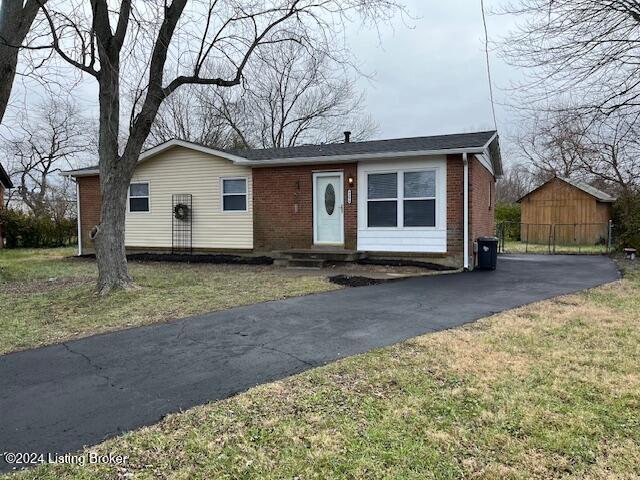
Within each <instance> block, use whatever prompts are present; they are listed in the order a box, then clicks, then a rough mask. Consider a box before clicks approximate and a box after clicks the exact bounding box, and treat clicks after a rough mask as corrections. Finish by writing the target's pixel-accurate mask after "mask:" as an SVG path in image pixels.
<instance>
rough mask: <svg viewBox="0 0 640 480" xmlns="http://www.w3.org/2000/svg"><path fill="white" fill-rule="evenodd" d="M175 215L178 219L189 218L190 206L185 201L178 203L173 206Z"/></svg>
mask: <svg viewBox="0 0 640 480" xmlns="http://www.w3.org/2000/svg"><path fill="white" fill-rule="evenodd" d="M173 216H174V217H176V218H177V219H178V220H187V219H188V218H189V206H188V205H185V204H184V203H178V204H177V205H176V206H175V207H173Z"/></svg>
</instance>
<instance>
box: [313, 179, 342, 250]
mask: <svg viewBox="0 0 640 480" xmlns="http://www.w3.org/2000/svg"><path fill="white" fill-rule="evenodd" d="M343 193H344V191H343V188H342V172H319V173H314V174H313V242H314V243H316V244H318V245H342V244H343V243H344V231H343V225H344V220H343V217H344V198H343Z"/></svg>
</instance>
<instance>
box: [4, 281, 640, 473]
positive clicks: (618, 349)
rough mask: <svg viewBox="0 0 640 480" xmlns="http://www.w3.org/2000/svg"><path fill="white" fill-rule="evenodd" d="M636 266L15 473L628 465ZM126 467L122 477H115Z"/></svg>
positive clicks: (639, 376) (638, 436)
mask: <svg viewBox="0 0 640 480" xmlns="http://www.w3.org/2000/svg"><path fill="white" fill-rule="evenodd" d="M638 345H640V273H639V272H638V270H637V269H631V270H629V271H628V274H627V277H626V278H625V279H624V280H622V281H619V282H616V283H614V284H611V285H608V286H604V287H601V288H598V289H594V290H591V291H588V292H584V293H580V294H575V295H569V296H564V297H560V298H557V299H552V300H549V301H544V302H539V303H536V304H532V305H529V306H525V307H522V308H518V309H515V310H512V311H509V312H505V313H502V314H499V315H496V316H493V317H490V318H488V319H484V320H482V321H480V322H477V323H474V324H472V325H469V326H466V327H463V328H458V329H455V330H450V331H445V332H440V333H436V334H431V335H426V336H423V337H418V338H415V339H412V340H410V341H407V342H404V343H401V344H398V345H396V346H393V347H389V348H384V349H379V350H376V351H373V352H370V353H366V354H363V355H358V356H355V357H351V358H347V359H344V360H342V361H339V362H337V363H334V364H331V365H328V366H326V367H323V368H318V369H315V370H312V371H309V372H306V373H303V374H301V375H297V376H295V377H291V378H288V379H285V380H283V381H279V382H275V383H271V384H268V385H263V386H259V387H257V388H254V389H252V390H250V391H248V392H246V393H244V394H241V395H238V396H236V397H233V398H230V399H227V400H224V401H220V402H213V403H210V404H208V405H204V406H200V407H196V408H193V409H190V410H188V411H186V412H184V413H179V414H174V415H170V416H168V417H167V418H166V419H165V420H163V421H162V422H160V423H159V424H157V425H154V426H151V427H148V428H143V429H141V430H139V431H135V432H131V433H129V434H126V435H123V436H121V437H118V438H115V439H111V440H108V441H106V442H104V443H103V444H100V445H98V446H96V447H94V448H92V450H94V451H99V452H112V453H114V454H123V455H128V456H129V457H130V458H129V461H128V463H127V464H126V465H125V466H124V467H120V468H118V467H115V466H109V465H101V466H95V465H92V466H87V467H80V466H64V465H63V466H60V465H58V466H53V465H48V466H44V467H40V468H38V469H36V470H29V471H25V472H22V473H19V474H18V475H17V478H19V479H32V478H33V479H36V478H37V479H66V478H79V479H98V478H114V479H115V478H136V479H156V478H172V479H174V478H175V479H213V478H215V479H232V478H233V479H236V478H242V479H252V478H266V479H280V478H301V479H329V478H331V479H333V478H354V479H360V478H361V479H376V478H393V479H425V478H426V479H429V478H433V479H453V478H474V479H475V478H478V479H529V478H538V479H549V478H563V479H624V478H628V479H632V478H638V477H640V370H639V369H638V365H640V348H638ZM127 475H129V477H127Z"/></svg>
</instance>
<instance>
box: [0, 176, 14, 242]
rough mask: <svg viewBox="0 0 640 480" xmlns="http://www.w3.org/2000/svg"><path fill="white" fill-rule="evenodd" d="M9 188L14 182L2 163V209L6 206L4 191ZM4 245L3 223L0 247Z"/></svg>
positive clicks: (0, 181) (0, 195)
mask: <svg viewBox="0 0 640 480" xmlns="http://www.w3.org/2000/svg"><path fill="white" fill-rule="evenodd" d="M9 188H13V183H11V179H10V178H9V174H7V171H6V170H5V169H4V168H3V167H2V164H0V210H2V209H3V208H4V192H5V190H7V189H9ZM2 247H4V234H3V232H2V224H0V248H2Z"/></svg>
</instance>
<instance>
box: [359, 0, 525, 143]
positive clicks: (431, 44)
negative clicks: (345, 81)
mask: <svg viewBox="0 0 640 480" xmlns="http://www.w3.org/2000/svg"><path fill="white" fill-rule="evenodd" d="M485 3H486V7H487V10H491V9H492V8H493V9H495V8H497V7H498V6H499V5H500V0H487V1H486V2H485ZM405 4H406V5H407V7H408V9H409V11H410V12H411V14H412V15H413V16H415V17H417V18H416V19H415V20H409V21H408V23H409V24H410V25H412V28H406V27H404V26H403V25H401V24H400V23H399V22H396V25H395V27H394V28H393V29H391V28H385V29H384V30H383V31H382V32H381V36H380V38H378V34H377V33H376V32H374V31H362V30H361V29H356V28H354V29H353V31H352V32H350V33H349V36H348V41H349V44H350V46H351V47H352V48H353V51H354V54H355V55H356V57H357V59H358V60H359V62H360V64H361V65H362V69H363V70H364V71H365V72H370V73H373V74H374V81H373V82H369V81H367V80H362V81H361V82H360V86H361V88H362V89H363V90H364V91H365V93H366V98H367V107H368V110H369V111H370V113H371V115H372V116H373V118H374V119H375V120H376V121H377V122H378V124H379V127H380V131H379V133H378V135H377V137H379V138H390V137H406V136H420V135H431V134H440V133H456V132H468V131H472V130H490V129H493V118H492V115H491V103H490V100H489V83H488V80H487V71H486V63H485V53H484V31H483V26H482V15H481V9H480V0H447V1H446V2H443V1H439V0H405ZM487 22H488V27H489V36H490V38H491V40H493V41H496V40H498V39H499V38H500V37H502V36H503V35H505V34H506V33H507V32H508V31H509V30H510V29H511V28H512V27H513V20H512V19H510V18H509V17H504V16H495V15H489V16H488V17H487ZM494 47H495V46H494ZM490 58H491V67H492V74H493V83H494V88H495V90H494V94H495V97H496V101H497V102H498V103H502V104H504V103H506V102H505V101H506V100H508V98H507V97H508V95H507V91H506V89H507V87H508V86H509V82H510V81H511V80H512V79H513V78H512V77H513V75H515V74H517V72H516V71H515V70H514V69H513V68H511V67H509V66H507V65H506V64H505V63H504V62H503V61H501V59H500V58H499V57H498V55H497V54H496V52H491V53H490ZM496 115H497V119H498V129H499V131H500V132H501V133H505V134H506V130H507V129H508V126H509V124H510V116H512V114H510V112H509V110H508V109H507V108H505V107H501V106H500V105H496ZM503 131H504V132H503ZM505 136H506V135H505Z"/></svg>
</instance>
